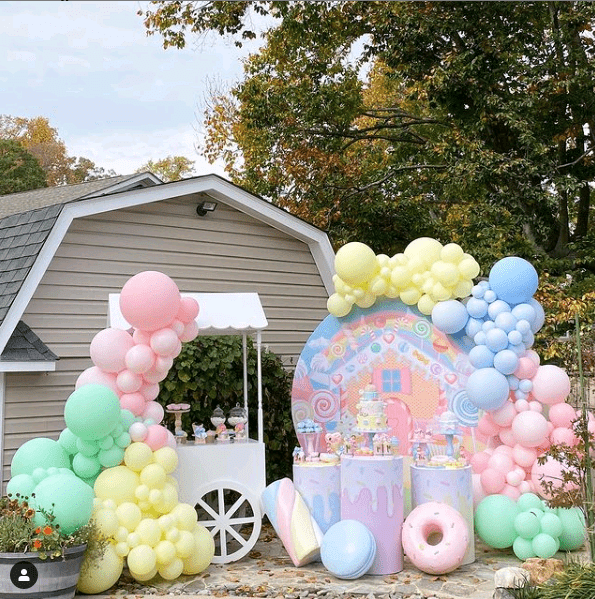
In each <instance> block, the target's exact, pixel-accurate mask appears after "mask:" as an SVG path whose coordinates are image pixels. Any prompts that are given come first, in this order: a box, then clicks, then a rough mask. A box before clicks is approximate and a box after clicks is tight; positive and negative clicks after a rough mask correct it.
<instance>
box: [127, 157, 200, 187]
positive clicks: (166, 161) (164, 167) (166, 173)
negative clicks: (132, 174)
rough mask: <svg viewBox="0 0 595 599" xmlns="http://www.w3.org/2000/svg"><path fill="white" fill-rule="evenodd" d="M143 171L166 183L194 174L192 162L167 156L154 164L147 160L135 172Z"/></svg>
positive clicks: (183, 158) (184, 158)
mask: <svg viewBox="0 0 595 599" xmlns="http://www.w3.org/2000/svg"><path fill="white" fill-rule="evenodd" d="M145 171H150V172H152V173H153V174H154V175H157V176H158V177H159V178H160V179H162V180H163V181H165V182H166V183H168V182H169V181H179V180H180V179H183V178H184V177H185V176H187V175H192V174H193V173H194V161H193V160H190V159H188V158H186V157H185V156H168V157H167V158H162V159H161V160H157V161H156V162H153V161H152V160H149V161H148V162H147V163H146V164H143V166H141V167H140V168H138V169H137V170H136V172H137V173H143V172H145Z"/></svg>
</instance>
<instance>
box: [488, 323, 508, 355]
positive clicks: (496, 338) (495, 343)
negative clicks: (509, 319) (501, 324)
mask: <svg viewBox="0 0 595 599" xmlns="http://www.w3.org/2000/svg"><path fill="white" fill-rule="evenodd" d="M485 344H486V345H487V346H488V348H489V349H491V350H492V351H493V352H494V353H496V352H499V351H500V350H502V349H506V348H507V347H508V335H507V334H506V333H505V332H504V331H503V330H502V329H499V328H493V329H492V330H490V331H488V332H487V333H486V343H485Z"/></svg>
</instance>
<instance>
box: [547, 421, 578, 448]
mask: <svg viewBox="0 0 595 599" xmlns="http://www.w3.org/2000/svg"><path fill="white" fill-rule="evenodd" d="M550 442H551V443H552V445H569V446H570V447H574V446H575V445H577V444H578V439H577V437H576V435H575V434H574V431H572V430H571V429H569V428H566V427H564V426H560V427H558V428H555V429H554V430H553V431H552V433H551V434H550Z"/></svg>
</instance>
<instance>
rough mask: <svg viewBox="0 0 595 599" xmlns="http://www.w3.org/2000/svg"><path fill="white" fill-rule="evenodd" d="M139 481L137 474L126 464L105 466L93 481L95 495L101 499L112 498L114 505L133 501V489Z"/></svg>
mask: <svg viewBox="0 0 595 599" xmlns="http://www.w3.org/2000/svg"><path fill="white" fill-rule="evenodd" d="M139 482H140V479H139V477H138V474H137V473H136V472H133V471H132V470H130V468H127V467H126V466H114V467H113V468H107V469H106V470H104V471H103V472H102V473H101V474H100V475H99V476H98V477H97V480H96V481H95V486H94V490H95V495H96V497H99V498H101V499H112V500H113V501H114V502H115V504H116V505H120V504H121V503H124V502H125V501H132V502H134V501H135V496H134V491H135V489H136V487H138V484H139Z"/></svg>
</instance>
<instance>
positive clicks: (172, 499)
mask: <svg viewBox="0 0 595 599" xmlns="http://www.w3.org/2000/svg"><path fill="white" fill-rule="evenodd" d="M162 492H163V499H162V501H160V502H159V503H156V504H155V509H156V510H157V511H158V512H159V513H160V514H169V513H170V512H171V511H172V510H173V509H174V508H175V507H176V505H178V501H179V498H178V491H177V490H176V488H175V487H174V486H173V485H170V484H169V483H165V486H164V487H163V491H162Z"/></svg>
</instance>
